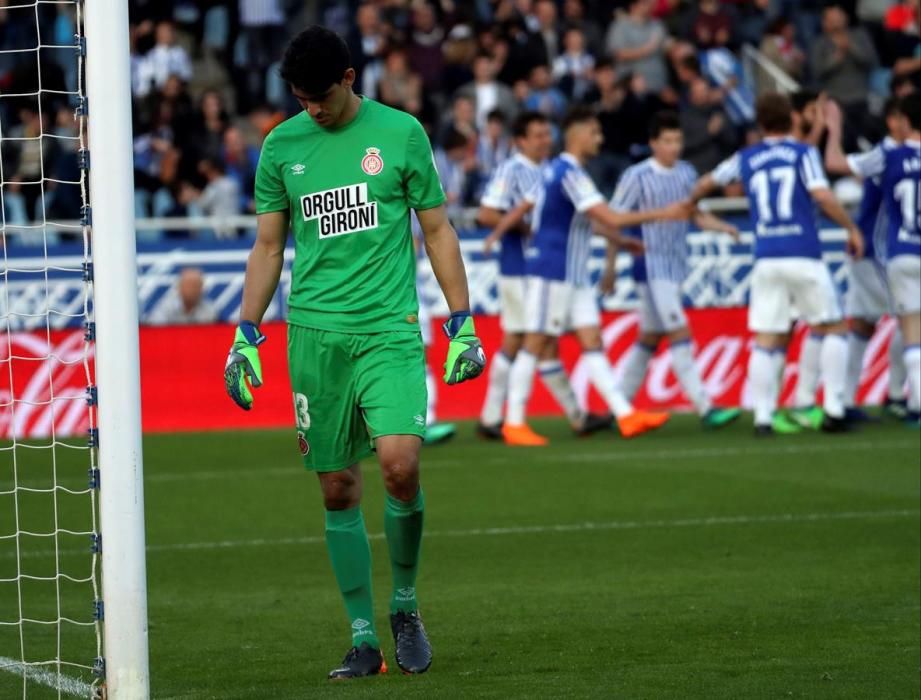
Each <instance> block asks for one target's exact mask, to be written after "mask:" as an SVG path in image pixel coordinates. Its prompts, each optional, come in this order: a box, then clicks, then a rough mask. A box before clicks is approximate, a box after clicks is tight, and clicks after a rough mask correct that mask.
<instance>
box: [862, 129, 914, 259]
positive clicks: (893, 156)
mask: <svg viewBox="0 0 921 700" xmlns="http://www.w3.org/2000/svg"><path fill="white" fill-rule="evenodd" d="M847 162H848V165H850V167H851V171H852V172H854V173H855V174H857V175H861V176H863V177H865V178H870V177H876V176H880V177H881V178H882V182H881V185H880V186H881V189H882V192H883V204H884V206H885V207H886V212H887V217H888V227H889V228H888V236H887V238H886V257H887V259H888V260H891V259H892V258H894V257H897V256H899V255H921V142H919V141H911V140H908V141H905V143H903V144H901V145H896V146H895V147H894V148H891V149H888V150H887V149H885V148H883V146H882V144H880V145H879V146H877V147H876V148H874V149H873V150H872V151H869V152H867V153H862V154H859V155H850V156H848V158H847Z"/></svg>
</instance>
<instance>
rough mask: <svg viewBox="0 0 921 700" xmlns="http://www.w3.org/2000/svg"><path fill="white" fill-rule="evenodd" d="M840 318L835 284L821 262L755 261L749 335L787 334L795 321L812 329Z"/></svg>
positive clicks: (773, 259) (841, 314) (799, 259)
mask: <svg viewBox="0 0 921 700" xmlns="http://www.w3.org/2000/svg"><path fill="white" fill-rule="evenodd" d="M794 307H795V308H794ZM843 316H844V314H843V313H842V310H841V303H840V302H839V300H838V289H837V287H835V281H834V280H833V279H832V277H831V272H829V270H828V266H827V265H825V263H823V262H822V261H821V260H811V259H809V258H765V259H762V260H756V261H755V267H754V270H753V271H752V288H751V300H750V301H749V304H748V329H749V330H750V331H752V332H754V333H787V332H789V330H790V326H791V324H792V323H793V321H794V319H796V318H799V319H801V320H803V321H805V322H806V323H808V324H809V325H810V326H815V325H820V324H825V323H835V322H837V321H840V320H841V319H842V318H843Z"/></svg>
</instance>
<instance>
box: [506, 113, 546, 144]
mask: <svg viewBox="0 0 921 700" xmlns="http://www.w3.org/2000/svg"><path fill="white" fill-rule="evenodd" d="M548 121H549V120H548V119H547V117H546V116H545V115H543V114H541V113H540V112H522V113H521V114H519V115H518V116H517V117H515V121H514V122H512V136H514V137H515V138H516V139H520V138H524V137H525V136H527V135H528V127H529V126H531V124H546V123H547V122H548Z"/></svg>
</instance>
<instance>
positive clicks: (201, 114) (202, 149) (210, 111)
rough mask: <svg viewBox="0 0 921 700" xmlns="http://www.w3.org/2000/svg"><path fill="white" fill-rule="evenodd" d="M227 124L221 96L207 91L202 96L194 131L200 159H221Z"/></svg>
mask: <svg viewBox="0 0 921 700" xmlns="http://www.w3.org/2000/svg"><path fill="white" fill-rule="evenodd" d="M227 122H228V115H227V110H226V109H225V108H224V100H223V98H222V97H221V94H220V93H219V92H218V91H217V90H206V91H205V92H204V93H203V94H202V96H201V102H200V104H199V108H198V114H197V115H196V124H195V127H194V129H193V133H194V143H195V149H196V151H197V153H198V154H199V156H200V157H204V158H212V159H219V158H220V154H221V149H222V148H223V146H224V130H225V129H226V128H227Z"/></svg>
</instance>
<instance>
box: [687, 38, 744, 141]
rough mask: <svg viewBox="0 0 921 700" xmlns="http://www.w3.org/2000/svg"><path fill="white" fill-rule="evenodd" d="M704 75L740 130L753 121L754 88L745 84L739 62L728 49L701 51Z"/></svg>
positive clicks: (701, 64)
mask: <svg viewBox="0 0 921 700" xmlns="http://www.w3.org/2000/svg"><path fill="white" fill-rule="evenodd" d="M700 68H701V71H702V72H703V74H704V77H705V78H707V80H709V81H710V83H711V84H713V85H715V86H717V87H718V88H719V89H720V90H721V91H722V93H723V95H724V97H723V104H724V107H725V109H726V114H727V115H728V116H729V119H730V120H732V123H733V124H735V125H736V126H737V127H739V128H740V129H748V128H751V127H753V125H754V122H755V91H754V90H753V89H752V87H751V85H749V84H748V82H747V80H746V76H745V71H744V70H743V69H742V63H741V61H739V59H738V58H736V56H735V54H733V53H732V52H731V51H729V49H710V50H709V51H704V52H703V53H701V54H700Z"/></svg>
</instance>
